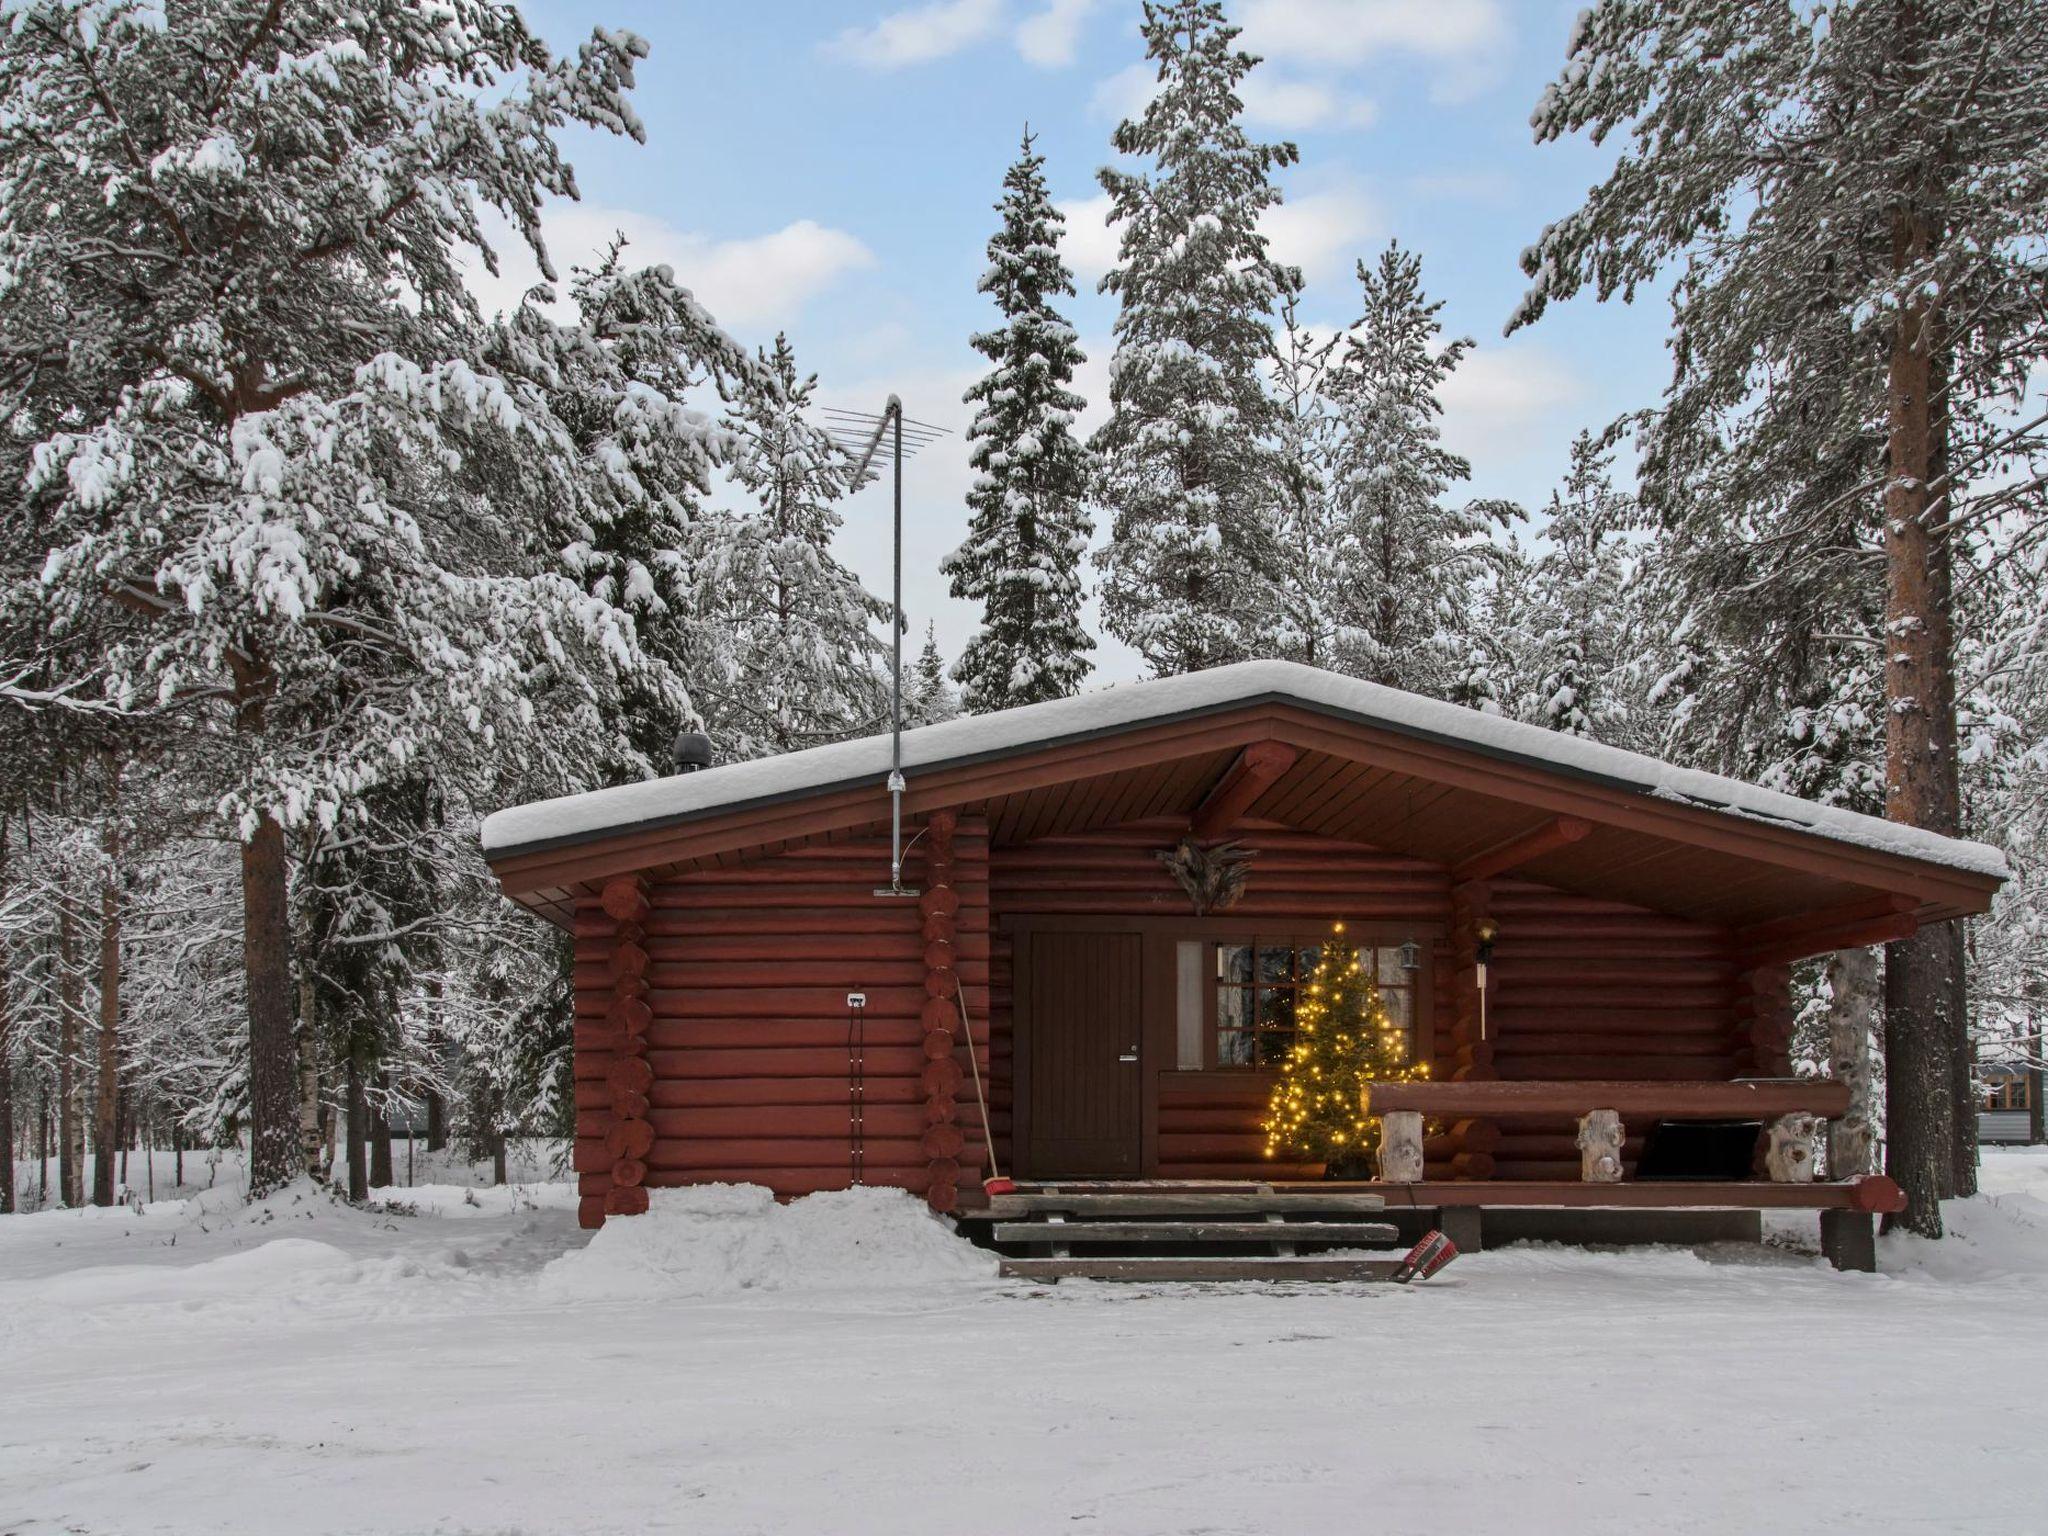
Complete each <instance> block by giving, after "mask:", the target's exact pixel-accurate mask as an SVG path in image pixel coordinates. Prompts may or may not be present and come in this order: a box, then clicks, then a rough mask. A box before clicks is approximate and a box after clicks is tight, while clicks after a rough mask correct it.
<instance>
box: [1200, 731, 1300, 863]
mask: <svg viewBox="0 0 2048 1536" xmlns="http://www.w3.org/2000/svg"><path fill="white" fill-rule="evenodd" d="M1300 758H1301V753H1300V752H1299V751H1298V750H1297V749H1296V748H1294V747H1290V746H1289V745H1287V743H1286V742H1284V741H1257V742H1253V743H1252V744H1251V745H1250V746H1248V747H1246V748H1245V749H1244V750H1243V751H1242V752H1240V753H1238V754H1237V760H1236V761H1235V762H1233V763H1232V764H1231V765H1230V766H1229V767H1228V768H1226V769H1224V770H1223V777H1222V778H1220V779H1218V780H1217V781H1216V783H1215V786H1214V787H1213V788H1212V789H1211V790H1210V791H1209V793H1208V794H1206V795H1204V796H1203V797H1202V803H1201V804H1200V805H1198V806H1196V807H1195V812H1194V814H1193V815H1192V816H1190V817H1189V818H1188V833H1189V835H1190V836H1193V837H1198V838H1204V839H1206V838H1212V837H1220V836H1222V835H1223V834H1224V833H1225V832H1228V831H1229V830H1230V829H1231V828H1232V827H1233V826H1235V825H1236V824H1237V820H1238V818H1239V817H1240V816H1242V815H1244V813H1245V812H1246V811H1248V810H1250V809H1251V808H1252V804H1253V802H1254V801H1256V800H1257V799H1258V798H1259V796H1261V795H1263V794H1264V793H1265V792H1266V791H1267V790H1269V789H1271V788H1272V787H1273V786H1274V785H1275V784H1276V783H1278V782H1279V780H1280V775H1282V774H1283V773H1285V772H1286V771H1287V770H1288V769H1290V768H1292V767H1293V766H1294V765H1295V763H1296V762H1297V761H1299V760H1300Z"/></svg>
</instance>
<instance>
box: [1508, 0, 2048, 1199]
mask: <svg viewBox="0 0 2048 1536" xmlns="http://www.w3.org/2000/svg"><path fill="white" fill-rule="evenodd" d="M1569 54H1570V57H1569V61H1568V63H1567V65H1566V67H1565V70H1564V72H1563V74H1562V75H1561V76H1560V78H1559V79H1558V80H1557V81H1556V82H1555V83H1554V84H1553V85H1551V86H1550V87H1548V88H1547V89H1546V91H1545V92H1544V95H1543V98H1542V100H1541V101H1540V102H1539V103H1538V105H1537V108H1536V112H1535V116H1534V124H1535V131H1536V136H1537V139H1538V140H1539V142H1541V141H1545V140H1550V139H1556V138H1561V137H1563V136H1564V135H1566V134H1570V133H1575V132H1585V133H1587V134H1589V135H1590V136H1591V137H1592V138H1594V139H1595V140H1596V141H1597V140H1601V139H1605V138H1606V137H1607V136H1608V135H1610V134H1613V133H1615V132H1616V131H1617V130H1620V131H1625V132H1626V133H1627V134H1628V136H1629V143H1628V145H1627V146H1626V148H1625V149H1624V150H1623V152H1622V153H1621V154H1620V155H1619V157H1618V161H1617V164H1616V166H1615V168H1614V170H1613V171H1612V172H1611V173H1610V175H1609V176H1608V177H1607V179H1606V180H1605V181H1603V182H1601V183H1600V184H1599V185H1597V186H1595V187H1594V188H1593V189H1592V191H1591V193H1590V194H1589V195H1588V198H1587V200H1586V202H1585V204H1584V205H1583V206H1582V207H1580V208H1579V209H1578V210H1576V211H1575V212H1573V213H1571V214H1569V215H1567V216H1566V217H1565V218H1563V219H1561V220H1559V221H1558V222H1557V223H1555V224H1552V225H1551V226H1550V227H1549V228H1547V229H1546V230H1545V231H1544V232H1543V234H1542V236H1541V237H1540V238H1539V240H1538V241H1537V243H1536V244H1535V245H1534V246H1533V247H1532V248H1531V249H1530V250H1529V251H1528V252H1527V253H1525V255H1524V258H1523V266H1524V269H1525V270H1526V271H1527V273H1528V274H1529V276H1530V278H1531V279H1532V286H1531V288H1530V290H1529V293H1528V296H1527V297H1526V298H1525V300H1524V301H1523V303H1522V305H1521V307H1520V308H1519V310H1518V311H1517V313H1516V315H1515V316H1514V318H1513V320H1512V321H1511V322H1510V325H1511V327H1512V326H1515V325H1522V324H1527V323H1530V322H1532V321H1534V320H1535V319H1537V318H1538V317H1539V316H1540V315H1541V314H1542V312H1543V310H1544V308H1545V306H1546V305H1547V304H1548V303H1549V302H1550V301H1551V300H1553V299H1562V298H1567V297H1570V296H1571V295H1573V294H1574V293H1577V292H1578V291H1580V290H1581V289H1584V288H1588V287H1590V288H1592V289H1593V290H1594V291H1595V292H1596V293H1597V294H1598V295H1599V296H1600V297H1602V298H1606V297H1608V296H1610V295H1613V294H1616V293H1620V294H1623V295H1625V296H1626V295H1632V294H1633V293H1634V292H1635V291H1636V290H1637V288H1638V287H1640V286H1641V285H1642V284H1644V283H1646V282H1648V281H1650V280H1651V279H1653V278H1655V277H1656V276H1658V275H1659V274H1660V273H1662V272H1664V271H1665V270H1666V269H1667V268H1671V267H1676V268H1678V269H1679V280H1678V281H1677V282H1676V283H1675V284H1674V286H1673V289H1672V293H1673V309H1674V315H1675V318H1676V322H1677V335H1676V337H1675V340H1674V343H1673V347H1672V353H1673V356H1674V358H1675V359H1676V372H1675V376H1674V380H1673V384H1672V387H1671V390H1670V392H1669V395H1668V398H1667V401H1666V405H1665V409H1664V410H1663V412H1661V413H1660V414H1659V416H1658V417H1657V418H1656V420H1655V423H1654V425H1653V429H1652V435H1653V439H1654V441H1653V442H1651V443H1650V444H1646V450H1647V451H1646V455H1645V465H1646V472H1645V481H1644V489H1645V494H1646V497H1647V498H1648V499H1649V500H1650V501H1651V502H1652V504H1653V505H1655V506H1658V507H1659V508H1661V509H1662V515H1663V516H1664V517H1665V518H1666V519H1667V520H1677V519H1682V518H1685V517H1687V516H1691V517H1697V518H1703V519H1710V520H1718V521H1720V522H1722V523H1724V524H1726V525H1727V526H1729V527H1737V526H1741V525H1743V524H1744V523H1745V521H1747V523H1748V526H1749V527H1750V528H1751V530H1752V531H1753V534H1754V536H1755V537H1756V538H1758V539H1759V540H1768V541H1770V542H1771V543H1772V545H1773V546H1774V549H1775V552H1776V557H1777V558H1778V559H1780V560H1781V562H1782V563H1783V564H1785V565H1788V566H1789V565H1790V564H1792V563H1794V562H1795V561H1797V560H1798V559H1799V558H1800V557H1801V556H1808V557H1812V558H1814V559H1819V560H1826V559H1830V558H1835V559H1839V558H1840V555H1841V552H1842V551H1843V550H1844V549H1845V548H1846V549H1849V550H1852V551H1860V552H1867V554H1868V556H1869V558H1868V559H1865V560H1861V561H1859V562H1857V564H1858V566H1859V569H1860V573H1861V582H1860V583H1859V584H1860V585H1862V586H1864V587H1865V588H1866V589H1867V590H1869V591H1871V592H1874V593H1876V594H1879V595H1881V597H1882V600H1883V603H1884V611H1883V616H1882V624H1881V627H1880V628H1879V630H1878V632H1877V633H1878V635H1879V637H1880V638H1881V640H1882V649H1881V652H1880V654H1881V655H1882V656H1883V657H1884V658H1885V661H1884V677H1885V695H1884V707H1883V710H1882V714H1881V718H1882V720H1883V722H1884V731H1885V738H1886V739H1885V810H1886V814H1887V815H1889V816H1891V817H1893V818H1894V819H1896V820H1900V821H1904V822H1908V823H1911V824H1913V825H1916V826H1923V827H1928V828H1931V829H1934V830H1937V831H1953V830H1956V828H1957V827H1958V825H1959V821H1960V812H1961V800H1960V791H1959V770H1958V753H1957V748H1956V740H1955V729H1954V707H1955V685H1954V679H1953V675H1952V659H1953V653H1954V619H1955V612H1954V605H1953V602H1952V593H1953V587H1954V582H1955V578H1956V572H1957V571H1958V570H1959V569H1962V568H1964V567H1965V566H1966V564H1967V563H1968V562H1969V560H1970V559H1971V554H1972V545H1973V543H1974V542H1975V541H1976V540H1977V539H1979V538H1980V537H1981V536H1982V535H1983V533H1984V531H1985V529H1986V527H1987V522H1988V520H1989V519H1992V518H1994V517H2010V516H2012V515H2013V514H2018V515H2020V516H2021V517H2024V518H2027V519H2029V520H2031V521H2034V522H2037V523H2038V521H2039V513H2040V510H2041V509H2040V501H2041V496H2042V490H2041V488H2042V485H2043V480H2042V477H2041V476H2040V475H2039V474H2037V473H2036V472H2035V470H2036V468H2037V465H2036V464H2035V463H2034V462H2033V461H2035V460H2036V459H2037V458H2038V456H2039V455H2040V454H2042V453H2043V452H2044V451H2048V444H2044V443H2043V441H2042V438H2041V435H2040V424H2039V422H2038V420H2037V419H2035V418H2031V417H2027V416H2025V415H2024V413H2020V414H2021V421H2020V423H2019V424H2017V429H2016V423H2015V421H2014V419H2013V417H2014V414H2015V413H2014V412H2013V411H2012V410H2011V409H2010V407H2011V405H2012V403H2013V402H2015V401H2017V400H2020V399H2022V398H2024V396H2025V394H2026V391H2027V388H2028V385H2027V378H2026V375H2027V372H2028V370H2029V368H2030V367H2031V366H2032V365H2033V360H2034V359H2037V358H2038V357H2040V356H2041V355H2042V353H2043V350H2044V343H2048V337H2044V331H2048V311H2044V310H2043V308H2042V306H2041V305H2040V304H2039V302H2038V296H2039V294H2040V292H2041V289H2042V286H2043V278H2044V271H2043V255H2042V253H2043V251H2044V249H2048V240H2044V236H2048V162H2044V161H2043V159H2042V157H2041V155H2040V153H2039V147H2040V145H2041V144H2042V143H2043V142H2044V138H2048V10H2044V9H2043V8H2042V7H2040V6H2018V5H2009V4H2001V3H1998V0H1914V3H1911V4H1905V3H1900V4H1890V5H1855V6H1829V7H1796V6H1756V5H1751V4H1748V3H1745V0H1706V3H1696V0H1686V3H1682V4H1681V3H1679V0H1656V3H1648V4H1645V3H1642V0H1602V3H1600V4H1598V5H1596V6H1594V7H1592V8H1591V9H1589V10H1587V11H1586V12H1585V13H1583V14H1582V16H1581V17H1580V19H1579V21H1578V23H1577V24H1576V25H1575V27H1574V28H1573V33H1572V38H1571V42H1570V45H1569ZM2029 420H2033V421H2034V425H2032V426H2028V425H2025V422H2027V421H2029ZM1865 441H1872V442H1875V443H1877V444H1881V450H1880V451H1878V452H1875V453H1870V454H1867V455H1866V454H1862V453H1857V452H1854V451H1853V450H1854V449H1855V447H1856V446H1857V445H1858V444H1859V443H1861V442H1865ZM1709 467H1711V473H1709V472H1708V469H1709ZM1832 473H1840V474H1841V475H1842V477H1843V478H1844V479H1845V480H1846V482H1847V485H1848V487H1849V490H1848V492H1847V494H1848V495H1849V496H1850V497H1851V499H1852V501H1853V503H1854V505H1855V507H1856V509H1857V511H1858V513H1859V514H1860V516H1859V521H1860V524H1861V532H1862V536H1861V537H1860V538H1859V539H1858V540H1856V541H1855V542H1853V543H1850V544H1847V545H1846V546H1845V545H1844V543H1843V542H1842V541H1840V540H1837V539H1834V538H1831V537H1830V536H1829V535H1830V533H1831V532H1832V530H1831V528H1830V527H1829V524H1830V522H1831V520H1832V519H1834V518H1836V517H1838V516H1839V515H1840V508H1839V506H1838V505H1837V504H1836V503H1835V502H1834V501H1831V500H1826V499H1823V498H1819V497H1815V496H1811V495H1808V494H1806V492H1807V491H1808V490H1809V489H1810V487H1811V486H1812V485H1813V484H1814V483H1815V481H1816V480H1817V479H1819V478H1821V477H1822V476H1823V475H1826V474H1832ZM1688 498H1690V499H1691V505H1690V508H1689V509H1688V508H1687V507H1686V502H1687V500H1688ZM1766 558H1769V555H1768V554H1767V555H1766ZM1960 959H1961V935H1960V933H1959V932H1957V931H1955V930H1954V929H1953V928H1952V927H1948V928H1943V927H1934V928H1930V929H1927V930H1924V931H1923V932H1922V933H1920V934H1918V935H1916V936H1915V937H1914V938H1912V939H1910V940H1906V941H1903V942H1900V943H1896V944H1893V945H1891V946H1889V947H1888V952H1887V956H1886V1002H1887V1007H1886V1026H1885V1028H1886V1051H1887V1056H1888V1064H1887V1083H1888V1092H1887V1117H1888V1132H1889V1134H1888V1138H1887V1143H1886V1153H1887V1159H1888V1169H1889V1171H1890V1172H1891V1173H1892V1175H1893V1177H1895V1178H1897V1179H1898V1181H1899V1182H1900V1184H1901V1185H1902V1186H1904V1188H1905V1190H1906V1192H1907V1201H1908V1204H1907V1208H1906V1211H1905V1212H1904V1213H1903V1215H1902V1216H1901V1217H1900V1218H1897V1219H1898V1221H1899V1222H1901V1223H1902V1224H1903V1225H1905V1226H1907V1227H1908V1228H1910V1229H1912V1230H1914V1231H1917V1232H1921V1233H1923V1234H1926V1235H1929V1236H1938V1235H1939V1234H1940V1232H1941V1211H1940V1206H1939V1203H1938V1202H1939V1199H1940V1198H1941V1196H1942V1195H1943V1194H1944V1193H1945V1192H1948V1191H1950V1190H1952V1189H1962V1188H1967V1187H1968V1185H1969V1184H1970V1182H1971V1181H1972V1180H1973V1178H1974V1162H1973V1157H1972V1156H1971V1155H1970V1148H1969V1146H1968V1145H1967V1135H1966V1134H1965V1131H1966V1122H1968V1121H1969V1120H1970V1117H1969V1116H1968V1115H1965V1114H1959V1113H1958V1110H1959V1109H1960V1107H1961V1106H1962V1105H1963V1104H1964V1103H1965V1102H1967V1101H1968V1098H1969V1065H1968V1042H1967V1039H1966V1034H1965V1028H1964V1012H1965V1010H1964V1007H1963V1000H1962V996H1961V975H1962V969H1961V963H1960Z"/></svg>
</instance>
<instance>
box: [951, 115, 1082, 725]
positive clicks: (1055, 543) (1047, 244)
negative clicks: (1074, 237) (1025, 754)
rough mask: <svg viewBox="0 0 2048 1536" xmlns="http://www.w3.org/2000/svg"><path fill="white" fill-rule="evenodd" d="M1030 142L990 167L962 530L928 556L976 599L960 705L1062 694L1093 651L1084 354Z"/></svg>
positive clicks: (974, 710) (1070, 285)
mask: <svg viewBox="0 0 2048 1536" xmlns="http://www.w3.org/2000/svg"><path fill="white" fill-rule="evenodd" d="M1031 145H1032V137H1031V133H1030V131H1029V130H1028V129H1027V130H1026V131H1025V134H1024V147H1023V151H1022V153H1020V154H1019V155H1018V157H1017V159H1016V161H1015V163H1014V164H1012V165H1011V166H1010V169H1009V171H1008V172H1007V173H1006V174H1005V175H1004V177H1003V196H1002V201H1001V202H999V203H997V204H996V211H997V212H998V213H1000V214H1001V215H1002V217H1003V222H1002V227H1001V228H1000V229H998V230H997V231H996V233H995V235H994V236H993V237H992V238H991V239H990V240H989V243H988V259H989V266H988V270H987V271H986V272H984V273H983V274H982V276H981V282H980V284H979V285H978V289H977V291H978V292H981V293H985V294H988V295H989V296H990V297H992V298H993V299H994V300H995V301H996V308H997V310H998V312H999V313H1000V314H1001V315H1002V324H1001V325H1000V326H999V327H997V328H996V329H995V330H992V331H984V332H982V333H981V334H980V335H978V336H976V337H975V338H974V347H975V350H976V351H978V352H980V353H981V354H982V355H983V356H984V357H986V358H987V359H988V360H989V362H990V363H991V364H992V365H993V366H992V367H991V368H990V370H989V372H988V373H987V374H986V375H985V376H984V377H983V378H982V379H981V380H980V381H979V382H978V383H976V384H975V385H974V386H973V387H972V388H971V389H969V390H968V391H967V395H966V399H967V401H968V403H969V404H971V405H973V406H975V407H976V409H975V416H974V425H973V426H972V427H970V428H969V429H968V432H967V438H968V442H969V444H970V452H969V455H968V462H969V463H970V464H971V465H972V466H973V468H974V470H975V482H974V488H973V489H972V490H970V491H969V492H968V493H967V506H968V523H967V538H966V539H965V540H964V541H963V542H962V543H961V545H960V547H959V548H958V549H956V550H954V551H953V552H952V553H951V554H949V555H947V556H946V558H945V560H944V561H943V562H942V563H941V569H942V570H944V571H945V572H946V573H947V574H948V575H949V576H950V577H951V578H952V592H953V596H955V597H964V598H969V599H973V600H975V601H978V602H979V603H980V604H981V608H982V618H981V628H980V629H979V630H978V631H977V632H976V633H975V635H974V636H973V638H971V639H970V640H969V641H968V642H967V646H966V649H965V650H963V651H962V652H961V655H960V661H959V664H958V666H957V668H956V671H955V675H956V677H957V678H958V680H959V682H960V685H961V703H962V705H963V706H964V707H965V708H966V710H967V711H968V713H970V714H984V713H986V712H988V711H989V710H993V709H1007V708H1008V707H1010V706H1011V705H1013V704H1035V703H1037V702H1039V701H1040V700H1041V699H1059V698H1065V697H1066V696H1067V695H1069V694H1071V693H1073V692H1075V691H1076V690H1077V689H1079V687H1080V686H1081V679H1082V678H1084V677H1086V676H1087V675H1088V671H1089V661H1088V654H1087V653H1088V652H1089V651H1091V650H1093V649H1094V648H1095V642H1094V641H1093V640H1091V639H1089V637H1088V632H1087V631H1086V630H1085V629H1083V628H1082V627H1081V577H1080V565H1081V556H1082V554H1083V553H1084V552H1085V551H1086V550H1087V547H1088V536H1089V534H1090V533H1092V532H1093V531H1094V525H1093V524H1092V523H1091V522H1090V521H1089V520H1088V515H1087V511H1086V509H1085V507H1084V506H1083V499H1084V498H1085V497H1086V495H1087V494H1088V479H1089V455H1088V450H1087V448H1086V447H1085V446H1084V445H1083V444H1082V442H1081V441H1080V439H1078V438H1077V437H1075V436H1074V432H1073V426H1074V420H1075V417H1076V416H1077V415H1078V414H1079V412H1080V411H1081V410H1082V409H1083V408H1084V406H1085V405H1086V404H1087V402H1086V401H1084V400H1083V399H1082V398H1081V397H1080V396H1079V395H1077V394H1075V393H1074V391H1073V388H1072V385H1073V382H1074V370H1075V369H1077V368H1078V367H1079V366H1080V365H1081V364H1082V363H1084V362H1086V361H1087V358H1086V357H1085V356H1084V355H1083V354H1082V352H1081V349H1080V347H1079V346H1078V345H1076V343H1075V338H1074V328H1073V327H1072V326H1071V325H1069V324H1068V323H1067V321H1066V318H1065V317H1064V316H1063V315H1061V314H1060V312H1059V311H1058V309H1056V308H1055V307H1054V304H1055V301H1056V300H1057V299H1059V298H1060V297H1061V296H1062V295H1065V296H1068V297H1071V296H1072V294H1073V292H1074V279H1073V274H1072V273H1071V272H1069V271H1068V270H1067V266H1066V263H1065V262H1064V261H1062V260H1061V259H1060V249H1059V240H1060V227H1061V225H1063V224H1064V223H1065V222H1066V221H1065V218H1064V217H1063V216H1062V215H1061V213H1060V212H1059V210H1058V209H1056V208H1054V207H1053V205H1052V198H1051V196H1050V195H1049V194H1048V192H1047V191H1046V185H1045V157H1044V156H1043V155H1040V154H1037V153H1035V152H1034V151H1033V149H1032V147H1031Z"/></svg>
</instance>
